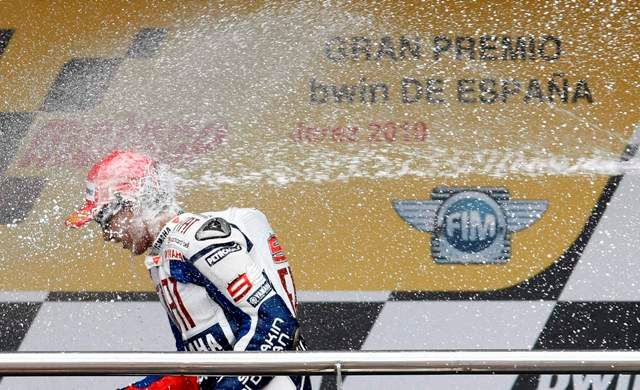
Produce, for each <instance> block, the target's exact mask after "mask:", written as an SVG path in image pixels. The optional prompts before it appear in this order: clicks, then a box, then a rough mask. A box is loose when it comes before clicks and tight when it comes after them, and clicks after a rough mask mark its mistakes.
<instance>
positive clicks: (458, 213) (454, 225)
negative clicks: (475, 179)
mask: <svg viewBox="0 0 640 390" xmlns="http://www.w3.org/2000/svg"><path fill="white" fill-rule="evenodd" d="M466 195H467V196H464V197H461V198H459V199H457V200H454V201H453V202H452V203H451V204H449V205H448V207H447V209H446V211H445V213H444V218H443V221H442V222H443V226H442V227H443V228H444V232H443V233H444V235H445V237H446V240H447V242H448V243H449V244H450V245H451V246H452V247H454V248H456V249H457V250H459V251H461V252H467V253H478V252H480V251H483V250H485V249H487V248H489V247H490V246H491V244H493V243H494V242H495V240H496V238H497V237H498V235H499V229H498V224H499V221H498V220H499V216H498V210H497V209H496V206H498V205H497V204H495V202H494V201H493V200H492V199H489V200H490V201H491V203H493V204H489V202H488V201H487V199H486V197H475V196H469V195H470V194H466ZM498 207H499V206H498Z"/></svg>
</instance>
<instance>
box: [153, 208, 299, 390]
mask: <svg viewBox="0 0 640 390" xmlns="http://www.w3.org/2000/svg"><path fill="white" fill-rule="evenodd" d="M145 263H146V265H147V268H148V269H149V272H150V274H151V278H152V279H153V282H154V284H155V286H156V290H157V292H158V295H159V297H160V300H161V302H162V303H163V305H164V307H165V309H166V311H167V314H168V316H169V319H170V324H171V329H172V330H173V333H174V336H175V338H176V347H177V349H178V350H180V351H231V350H233V351H283V350H296V349H303V347H302V344H301V342H300V339H299V334H298V326H299V325H298V321H297V320H296V306H297V302H296V292H295V288H294V285H293V279H292V276H291V269H290V268H289V263H288V261H287V258H286V256H285V254H284V252H283V251H282V247H281V246H280V244H279V242H278V240H277V238H276V236H275V234H274V232H273V229H272V228H271V226H270V225H269V223H268V222H267V219H266V217H265V216H264V214H262V213H261V212H260V211H258V210H255V209H239V208H231V209H227V210H224V211H221V212H210V213H204V214H189V213H184V214H180V215H178V216H177V217H175V218H174V219H173V220H171V221H170V222H169V223H168V224H167V225H165V226H164V227H163V229H162V231H161V232H160V234H159V235H158V237H157V238H156V241H155V242H154V244H153V245H152V247H151V249H150V251H149V255H148V256H147V257H146V259H145ZM149 380H153V379H152V378H148V379H147V383H149V382H148V381H149ZM205 383H208V384H207V385H202V386H203V387H206V388H212V389H263V388H268V389H282V390H284V389H292V390H293V389H303V390H307V389H311V384H310V382H309V378H308V377H306V376H291V377H286V376H284V377H276V379H275V380H274V378H273V377H259V376H255V377H231V376H225V377H220V378H218V379H217V380H211V379H209V380H206V381H205Z"/></svg>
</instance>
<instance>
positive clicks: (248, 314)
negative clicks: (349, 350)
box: [190, 228, 298, 389]
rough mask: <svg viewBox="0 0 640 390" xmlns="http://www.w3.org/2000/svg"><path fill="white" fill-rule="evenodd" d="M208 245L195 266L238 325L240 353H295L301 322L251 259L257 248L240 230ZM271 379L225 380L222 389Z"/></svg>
mask: <svg viewBox="0 0 640 390" xmlns="http://www.w3.org/2000/svg"><path fill="white" fill-rule="evenodd" d="M232 230H233V232H232V233H231V234H230V235H229V236H228V237H225V238H224V239H218V238H216V239H210V240H206V241H207V242H206V245H205V246H204V247H203V249H202V250H201V251H199V252H198V253H196V254H194V255H193V256H192V257H191V259H190V261H191V262H192V264H193V265H194V266H195V268H196V269H197V270H198V271H199V273H200V274H201V275H202V276H203V277H204V279H205V281H204V283H205V284H206V285H207V286H206V288H207V290H208V291H209V293H210V295H211V296H212V297H213V298H214V299H215V300H216V301H217V302H218V303H219V304H220V306H221V307H222V308H223V309H224V310H225V313H226V314H227V316H228V318H229V319H230V320H232V321H234V322H236V323H237V324H238V331H237V334H236V340H237V341H236V343H235V345H234V348H233V349H234V350H236V351H282V350H293V349H294V347H293V346H294V338H295V333H296V331H297V328H298V322H297V320H296V319H295V318H294V317H293V315H292V314H291V312H290V310H289V309H288V307H287V305H286V303H285V302H284V301H283V300H282V298H281V297H280V296H279V295H278V294H277V293H276V292H275V290H274V288H273V286H272V284H271V281H270V280H269V279H268V277H267V275H266V273H265V272H264V270H263V269H262V268H261V267H260V266H259V265H258V264H256V263H255V262H254V260H253V259H252V258H251V256H250V255H249V250H248V248H249V247H250V246H251V243H250V242H248V239H246V237H244V235H243V234H242V233H241V232H240V231H239V230H237V229H236V228H233V229H232ZM270 379H271V377H223V378H221V379H220V381H219V382H218V383H217V385H216V389H258V388H261V387H262V386H264V385H265V384H266V383H268V381H269V380H270Z"/></svg>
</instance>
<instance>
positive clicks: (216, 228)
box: [165, 212, 245, 260]
mask: <svg viewBox="0 0 640 390" xmlns="http://www.w3.org/2000/svg"><path fill="white" fill-rule="evenodd" d="M172 223H173V228H172V229H171V232H170V233H169V234H168V236H167V238H166V240H165V241H166V245H165V250H170V249H172V250H178V251H180V252H181V254H182V256H183V258H184V259H186V260H188V259H192V258H194V257H196V256H198V255H199V254H201V253H203V252H207V251H211V250H213V249H215V248H216V247H218V246H220V247H225V245H227V246H228V245H230V244H232V243H238V244H239V245H241V246H245V243H244V236H243V234H242V233H241V232H240V231H239V230H238V229H237V227H236V226H235V225H234V224H233V223H232V222H229V221H228V220H227V219H226V218H225V217H224V215H223V214H220V213H219V212H212V213H201V214H190V213H184V214H181V215H179V216H178V217H177V219H174V220H173V221H172Z"/></svg>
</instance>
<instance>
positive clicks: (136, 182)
mask: <svg viewBox="0 0 640 390" xmlns="http://www.w3.org/2000/svg"><path fill="white" fill-rule="evenodd" d="M177 210H178V207H177V206H176V202H175V191H174V188H173V185H172V182H171V180H168V174H167V172H166V171H163V170H161V169H160V167H159V166H158V164H156V162H155V161H154V160H153V159H152V158H151V157H149V156H146V155H144V154H140V153H136V152H130V151H120V150H116V151H113V152H111V153H109V154H108V155H107V156H106V157H104V158H103V159H102V160H100V161H99V162H98V163H96V164H95V165H94V166H93V167H91V169H90V170H89V173H88V174H87V186H86V190H85V203H84V205H83V206H82V207H81V208H80V209H78V210H76V211H74V212H73V213H72V214H71V215H69V216H68V217H67V218H66V219H65V225H67V226H68V227H72V228H78V229H79V228H82V227H84V226H85V225H86V224H87V223H88V222H89V221H91V220H92V219H93V220H95V221H96V222H97V223H98V224H99V225H100V227H101V229H102V233H103V238H104V239H105V240H107V241H113V242H121V243H122V245H123V247H124V248H125V249H129V250H131V252H133V254H136V255H138V254H142V253H144V251H146V250H147V248H149V246H150V245H151V243H152V242H153V239H154V237H155V234H156V233H157V230H159V229H160V228H161V227H162V226H159V225H161V224H163V223H164V222H163V219H165V218H162V216H163V215H166V214H173V213H175V212H176V211H177Z"/></svg>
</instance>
